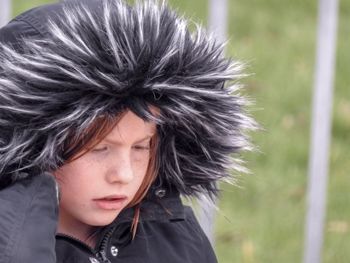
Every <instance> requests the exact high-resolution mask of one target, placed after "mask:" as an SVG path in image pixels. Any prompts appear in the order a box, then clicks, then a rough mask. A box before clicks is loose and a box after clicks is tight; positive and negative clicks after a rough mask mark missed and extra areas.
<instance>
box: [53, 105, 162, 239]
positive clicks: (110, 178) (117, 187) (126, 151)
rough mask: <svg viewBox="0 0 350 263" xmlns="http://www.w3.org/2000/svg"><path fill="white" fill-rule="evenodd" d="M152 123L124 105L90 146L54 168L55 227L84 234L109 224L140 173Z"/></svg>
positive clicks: (144, 165) (147, 156) (135, 188)
mask: <svg viewBox="0 0 350 263" xmlns="http://www.w3.org/2000/svg"><path fill="white" fill-rule="evenodd" d="M155 132H156V125H155V124H154V123H151V122H145V121H143V120H142V119H141V118H139V117H138V116H136V115H135V114H134V113H133V112H131V111H128V112H127V113H126V115H124V116H123V117H122V118H121V119H120V120H119V122H118V124H117V125H116V126H115V127H114V128H113V130H112V131H111V132H110V133H109V134H108V135H107V136H106V137H105V138H104V139H103V140H102V141H101V142H100V143H99V144H98V145H96V146H95V147H94V148H93V149H92V150H90V151H89V152H87V153H86V154H84V155H83V156H81V157H80V158H78V159H76V160H74V161H72V162H70V163H67V164H65V165H63V166H62V167H60V169H58V170H57V171H55V173H54V175H55V177H56V179H57V181H58V183H59V185H60V190H61V200H60V205H59V224H58V232H61V233H66V234H70V235H73V236H76V237H81V236H82V235H83V236H84V235H85V236H86V235H88V234H89V231H91V229H93V227H94V226H104V225H108V224H110V223H111V222H112V221H113V220H114V219H115V218H116V217H117V216H118V214H119V213H120V211H121V210H122V209H123V208H125V207H126V206H127V205H128V203H129V202H130V201H131V200H132V199H133V197H134V196H135V194H136V192H137V191H138V189H139V187H140V185H141V183H142V180H143V178H144V177H145V174H146V171H147V167H148V163H149V159H150V149H149V146H150V139H151V137H152V136H153V135H154V134H155Z"/></svg>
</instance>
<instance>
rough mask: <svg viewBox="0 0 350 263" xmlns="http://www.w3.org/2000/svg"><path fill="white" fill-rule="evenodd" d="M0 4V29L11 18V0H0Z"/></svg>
mask: <svg viewBox="0 0 350 263" xmlns="http://www.w3.org/2000/svg"><path fill="white" fill-rule="evenodd" d="M0 3H1V5H0V27H3V26H4V25H6V24H7V22H9V20H10V18H11V13H12V12H11V11H12V9H11V0H0Z"/></svg>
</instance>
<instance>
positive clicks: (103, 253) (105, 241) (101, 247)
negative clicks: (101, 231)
mask: <svg viewBox="0 0 350 263" xmlns="http://www.w3.org/2000/svg"><path fill="white" fill-rule="evenodd" d="M115 228H116V226H115V225H114V226H113V227H112V228H111V229H109V230H108V232H107V233H106V234H105V235H104V237H103V239H102V241H101V243H100V245H99V252H98V253H96V255H97V256H98V257H99V258H101V259H102V262H103V263H111V261H110V260H109V259H108V258H107V256H106V247H107V244H108V240H109V239H110V237H111V236H112V234H113V232H114V230H115Z"/></svg>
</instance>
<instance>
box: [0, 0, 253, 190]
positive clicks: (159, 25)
mask: <svg viewBox="0 0 350 263" xmlns="http://www.w3.org/2000/svg"><path fill="white" fill-rule="evenodd" d="M101 3H103V4H101V5H100V6H99V8H97V9H95V8H94V9H92V8H90V7H89V5H85V4H84V2H83V1H81V3H80V4H77V2H75V1H67V2H64V3H62V5H63V12H62V14H61V15H60V19H59V20H57V19H50V22H49V29H48V32H49V34H48V37H41V38H38V39H29V40H28V39H24V47H25V50H26V52H18V51H16V50H15V49H12V48H11V47H10V46H8V45H2V46H1V49H0V50H1V52H0V65H1V73H0V130H1V131H3V132H2V133H1V135H0V136H1V137H0V182H1V181H5V180H9V178H10V180H11V181H16V180H18V179H19V178H21V177H23V176H27V175H28V174H29V175H31V174H35V173H39V172H41V171H53V170H55V169H57V168H58V167H59V166H60V165H61V164H62V163H63V162H64V159H63V158H62V145H63V143H64V141H65V140H66V139H67V135H68V131H69V130H70V129H71V128H72V127H74V128H75V129H76V130H77V132H78V133H80V132H82V131H84V129H85V128H86V127H88V126H89V125H90V124H91V123H92V121H93V120H94V119H95V118H96V117H97V116H99V115H100V114H116V113H118V112H121V111H123V110H124V109H126V108H129V109H131V110H132V111H133V112H135V113H136V114H137V115H138V116H140V117H141V118H143V119H144V120H148V121H149V120H153V121H156V122H157V124H158V134H159V139H160V146H159V149H158V158H159V159H158V162H159V164H160V171H159V177H160V179H161V180H162V182H163V183H168V184H171V185H173V186H175V187H176V188H177V189H178V190H179V191H180V192H181V193H182V194H185V195H190V196H197V195H198V194H199V193H205V194H208V195H209V196H212V195H216V194H217V186H216V183H215V182H216V181H218V180H225V179H229V178H232V177H231V175H230V173H231V171H232V169H233V170H236V171H237V170H238V171H241V170H242V169H243V167H242V166H241V165H240V160H239V159H235V158H234V157H235V156H233V155H235V154H236V153H238V152H240V151H241V150H249V149H250V148H251V144H250V143H249V140H248V139H249V138H248V137H247V135H246V134H245V131H246V130H250V129H254V128H255V127H256V124H255V122H254V121H253V120H252V119H251V118H250V117H248V115H247V114H246V112H245V110H244V108H245V105H246V100H245V99H244V98H243V97H242V96H241V95H239V94H238V91H239V88H240V86H239V84H238V82H237V80H238V79H239V78H240V77H241V76H242V64H241V63H239V62H237V61H234V60H232V59H228V58H225V57H224V55H223V51H224V50H223V49H224V45H219V44H218V43H217V42H216V41H215V40H214V38H213V36H212V35H210V34H208V33H207V32H206V31H205V30H204V29H203V28H202V27H201V26H199V25H197V29H196V31H195V32H194V33H193V34H191V33H190V32H189V29H188V25H187V22H186V20H184V19H183V18H182V17H178V16H177V15H176V13H175V12H173V11H172V10H170V9H169V8H168V7H167V5H166V4H165V3H164V2H163V3H157V2H155V1H141V2H138V3H136V5H135V6H134V7H132V8H131V7H130V6H128V5H127V4H125V3H124V2H123V1H120V0H115V1H113V0H104V1H101ZM147 105H154V106H156V107H158V108H159V109H160V112H161V114H160V116H153V115H152V113H151V112H150V110H149V108H148V107H147Z"/></svg>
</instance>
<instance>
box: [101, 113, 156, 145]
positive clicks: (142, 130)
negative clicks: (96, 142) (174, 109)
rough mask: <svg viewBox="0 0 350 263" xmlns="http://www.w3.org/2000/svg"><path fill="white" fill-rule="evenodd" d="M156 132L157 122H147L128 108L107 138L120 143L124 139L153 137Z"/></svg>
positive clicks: (138, 139) (134, 139) (135, 139)
mask: <svg viewBox="0 0 350 263" xmlns="http://www.w3.org/2000/svg"><path fill="white" fill-rule="evenodd" d="M155 132H156V124H155V123H154V122H146V121H144V120H143V119H142V118H140V117H138V116H137V115H136V114H135V113H133V112H132V111H130V110H128V111H127V112H126V113H125V114H124V115H123V117H122V118H121V119H120V120H119V121H118V123H117V124H116V125H115V126H114V127H113V129H112V130H111V131H110V132H109V133H108V134H107V135H106V137H105V140H111V141H115V142H120V143H122V142H124V141H140V140H143V139H146V138H147V137H152V136H153V135H154V134H155Z"/></svg>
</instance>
